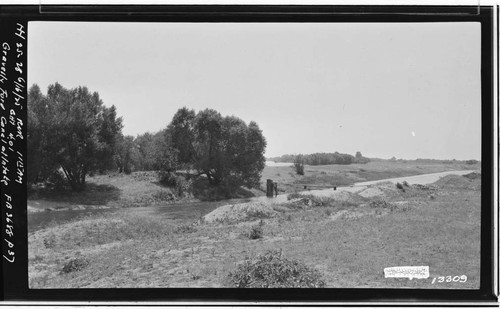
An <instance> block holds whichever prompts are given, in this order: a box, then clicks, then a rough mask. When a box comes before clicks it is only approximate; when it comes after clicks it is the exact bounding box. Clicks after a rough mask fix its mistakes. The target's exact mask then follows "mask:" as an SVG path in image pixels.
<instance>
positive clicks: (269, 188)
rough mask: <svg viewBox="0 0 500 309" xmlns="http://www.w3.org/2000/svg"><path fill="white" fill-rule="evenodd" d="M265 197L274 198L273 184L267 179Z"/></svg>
mask: <svg viewBox="0 0 500 309" xmlns="http://www.w3.org/2000/svg"><path fill="white" fill-rule="evenodd" d="M266 195H267V197H273V196H274V183H273V180H272V179H268V180H267V190H266Z"/></svg>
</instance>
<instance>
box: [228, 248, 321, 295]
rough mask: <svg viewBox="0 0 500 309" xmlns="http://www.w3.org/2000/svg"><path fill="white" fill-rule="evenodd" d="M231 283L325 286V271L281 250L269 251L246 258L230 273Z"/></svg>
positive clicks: (267, 285) (259, 286)
mask: <svg viewBox="0 0 500 309" xmlns="http://www.w3.org/2000/svg"><path fill="white" fill-rule="evenodd" d="M229 281H230V286H232V287H238V288H323V287H325V281H324V280H323V278H322V276H321V274H320V273H319V272H318V271H317V270H315V269H311V268H309V267H308V266H307V265H305V264H304V263H302V262H299V261H296V260H290V259H286V258H284V257H283V256H282V254H281V251H278V250H275V251H268V252H266V253H265V254H262V255H259V256H257V258H255V259H254V260H251V261H249V260H246V261H245V262H244V263H243V264H242V265H240V266H239V267H238V269H237V270H236V271H234V272H231V273H229Z"/></svg>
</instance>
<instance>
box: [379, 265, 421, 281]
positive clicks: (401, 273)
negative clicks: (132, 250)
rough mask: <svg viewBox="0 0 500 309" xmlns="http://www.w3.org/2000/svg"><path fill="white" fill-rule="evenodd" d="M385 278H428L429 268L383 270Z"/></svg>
mask: <svg viewBox="0 0 500 309" xmlns="http://www.w3.org/2000/svg"><path fill="white" fill-rule="evenodd" d="M384 275H385V277H386V278H409V279H410V280H411V279H413V278H417V279H427V278H429V266H397V267H387V268H384Z"/></svg>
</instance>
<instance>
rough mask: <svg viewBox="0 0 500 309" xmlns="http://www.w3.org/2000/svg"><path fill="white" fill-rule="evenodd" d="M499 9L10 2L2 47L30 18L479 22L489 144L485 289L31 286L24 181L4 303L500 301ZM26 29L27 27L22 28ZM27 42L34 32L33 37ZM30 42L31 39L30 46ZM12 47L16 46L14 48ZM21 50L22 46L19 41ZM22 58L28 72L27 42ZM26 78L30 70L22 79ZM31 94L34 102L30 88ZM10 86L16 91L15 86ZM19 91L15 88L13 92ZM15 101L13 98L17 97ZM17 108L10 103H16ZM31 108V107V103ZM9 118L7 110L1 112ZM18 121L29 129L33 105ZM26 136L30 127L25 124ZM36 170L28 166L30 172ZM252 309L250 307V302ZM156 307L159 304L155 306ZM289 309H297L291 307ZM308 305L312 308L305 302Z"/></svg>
mask: <svg viewBox="0 0 500 309" xmlns="http://www.w3.org/2000/svg"><path fill="white" fill-rule="evenodd" d="M493 10H494V7H493V6H479V7H478V6H385V5H376V6H368V5H359V6H336V5H154V6H149V5H99V6H90V5H65V6H52V5H47V6H38V5H19V6H15V5H9V6H6V5H5V6H0V29H2V30H1V31H0V43H1V42H6V41H8V42H16V40H17V39H18V38H19V36H16V29H18V28H19V27H24V30H26V33H27V32H28V31H29V25H28V23H29V22H30V21H74V22H76V21H88V22H92V21H94V22H97V21H106V22H172V23H175V22H194V23H197V22H218V23H220V22H231V23H235V22H237V23H243V22H245V23H248V22H249V23H267V22H278V23H291V22H294V23H318V22H322V23H325V22H332V23H338V22H351V23H352V22H356V23H375V22H385V23H405V22H412V23H427V22H479V23H480V24H481V100H482V103H481V104H482V105H481V126H482V133H481V142H482V146H481V147H482V153H481V161H482V174H481V175H482V176H481V181H482V192H481V270H480V288H479V289H478V290H465V289H464V290H462V289H453V290H451V289H450V290H449V289H381V288H378V289H357V288H356V289H354V288H349V289H348V288H346V289H228V288H216V289H214V288H165V289H161V288H147V289H146V288H144V289H143V288H140V289H139V288H138V289H130V288H116V289H29V288H28V268H27V265H28V257H27V250H28V249H27V209H26V208H27V206H26V180H25V178H23V182H22V183H21V184H16V183H14V182H11V184H10V185H9V186H4V185H3V184H2V187H1V188H2V193H1V204H0V205H1V209H2V211H1V214H2V238H3V240H2V251H3V254H4V255H6V252H7V250H8V249H9V248H8V246H6V242H4V239H11V240H13V244H14V249H15V257H16V260H15V262H14V263H8V262H7V261H6V259H5V258H3V263H2V281H3V290H2V299H4V300H8V301H65V302H67V301H84V302H88V301H95V302H101V301H104V302H108V301H112V302H116V301H136V302H150V301H153V302H161V301H163V302H165V301H168V302H182V303H185V302H191V301H196V302H201V301H203V302H217V303H219V305H221V303H222V304H224V303H226V304H228V305H230V304H231V305H232V304H234V302H267V303H269V302H286V303H289V302H306V303H307V304H310V305H311V306H314V305H315V304H316V305H319V303H325V302H327V303H332V304H334V303H335V302H342V303H343V305H344V306H345V305H346V303H352V304H355V303H360V302H363V303H366V302H369V303H370V305H376V304H377V303H385V304H387V303H397V302H409V303H410V304H412V303H413V304H414V305H415V304H416V303H418V302H434V303H443V302H452V303H457V304H458V303H464V302H481V303H484V304H486V303H490V304H491V303H492V302H495V301H497V298H496V296H495V292H494V282H493V280H494V276H493V271H494V264H493V263H494V258H493V252H494V251H493V248H494V245H495V244H494V237H493V231H494V230H493V226H494V207H496V205H494V201H495V199H494V196H493V194H494V190H493V184H494V179H493V177H494V173H493V168H494V164H493V160H494V155H493V154H494V149H493V144H494V143H497V141H494V140H493V130H494V129H495V128H493V124H494V116H495V115H494V109H493V104H496V103H495V102H494V101H493V100H494V95H493V91H494V85H493V81H494V78H493V63H494V61H493V56H494V53H493V48H494V47H493V35H494V29H493ZM20 25H21V26H20ZM26 39H27V34H26ZM25 43H27V44H29V42H27V41H25ZM11 46H12V44H11ZM13 46H15V44H13ZM23 48H24V51H25V52H24V53H23V54H22V55H20V56H19V58H18V59H17V61H21V62H23V63H24V67H25V68H27V65H26V64H27V55H26V51H27V48H26V44H24V46H23ZM14 62H15V60H14V59H12V60H9V62H7V66H6V69H7V71H8V72H13V70H14V69H15V68H14ZM21 76H24V79H25V80H26V81H27V72H26V70H24V71H23V73H22V75H21ZM28 86H29V85H26V87H25V88H24V97H25V98H26V97H27V87H28ZM10 87H14V86H13V85H11V86H10ZM11 90H12V89H10V91H11ZM11 99H12V98H9V100H11ZM11 103H12V104H13V102H10V103H9V104H11ZM24 104H26V102H25V101H24ZM0 112H1V113H2V116H3V115H4V114H5V116H7V113H6V112H5V111H0ZM17 117H19V118H20V119H22V120H23V123H24V124H26V120H27V113H26V108H24V109H20V110H19V112H18V113H17ZM22 133H23V135H24V136H26V126H25V125H24V126H23V127H22ZM14 150H15V151H19V152H20V153H23V154H24V153H26V142H25V139H24V140H18V141H17V143H16V145H15V149H14ZM8 166H9V169H10V170H11V171H15V170H16V162H14V161H13V160H12V161H9V163H8ZM24 168H25V169H26V168H29V166H25V167H24ZM4 193H5V194H10V195H11V196H14V197H20V198H19V200H18V201H16V203H15V205H14V207H13V209H12V210H11V212H12V215H13V218H14V223H13V230H14V237H13V238H8V235H6V226H5V225H6V208H5V205H6V204H5V203H6V198H5V195H4ZM247 304H249V303H247ZM153 305H154V303H153ZM287 305H293V304H292V303H290V304H287ZM300 306H307V305H304V304H302V305H300Z"/></svg>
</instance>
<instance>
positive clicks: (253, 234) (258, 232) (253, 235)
mask: <svg viewBox="0 0 500 309" xmlns="http://www.w3.org/2000/svg"><path fill="white" fill-rule="evenodd" d="M263 226H264V221H262V220H260V222H259V224H256V225H254V226H252V228H251V229H250V232H249V233H248V238H250V239H259V238H262V237H263V236H264V230H263V229H262V227H263Z"/></svg>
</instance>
